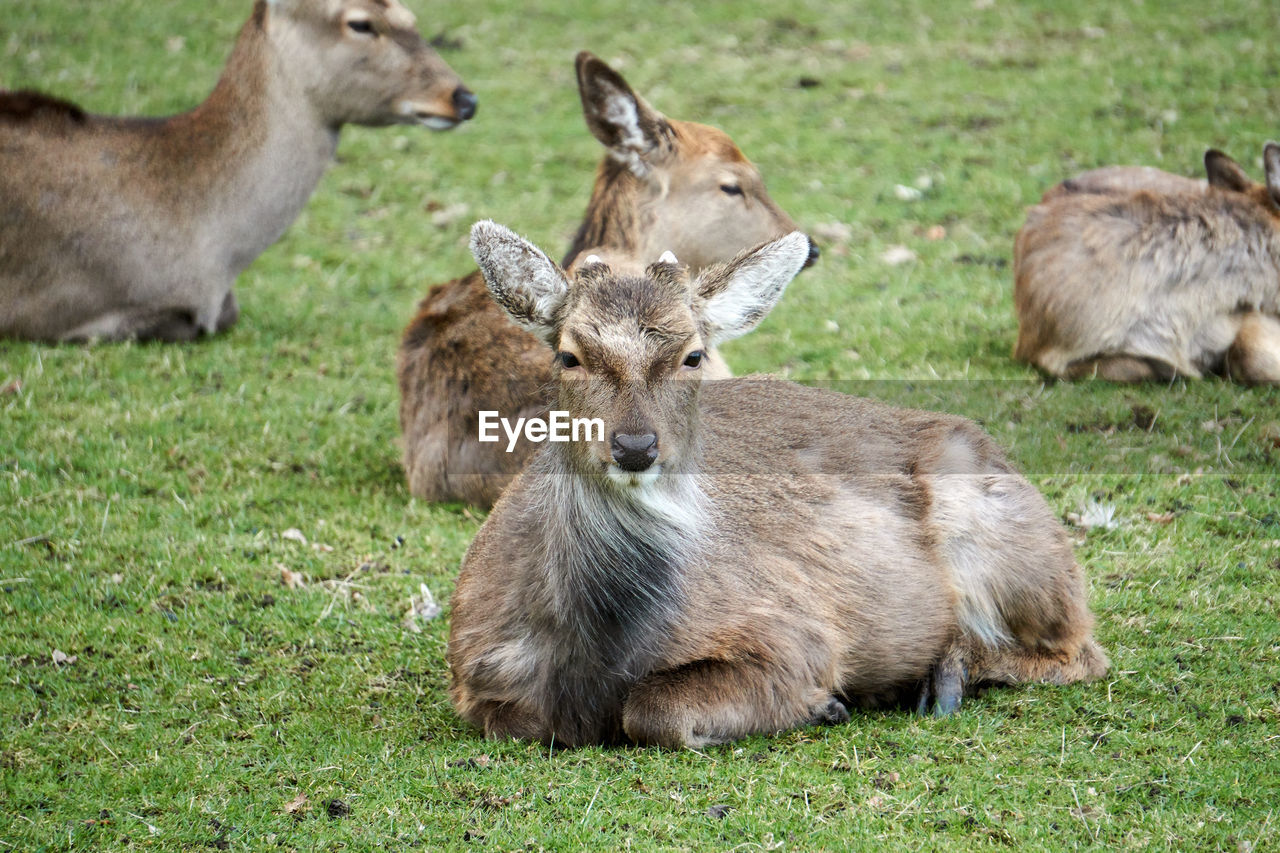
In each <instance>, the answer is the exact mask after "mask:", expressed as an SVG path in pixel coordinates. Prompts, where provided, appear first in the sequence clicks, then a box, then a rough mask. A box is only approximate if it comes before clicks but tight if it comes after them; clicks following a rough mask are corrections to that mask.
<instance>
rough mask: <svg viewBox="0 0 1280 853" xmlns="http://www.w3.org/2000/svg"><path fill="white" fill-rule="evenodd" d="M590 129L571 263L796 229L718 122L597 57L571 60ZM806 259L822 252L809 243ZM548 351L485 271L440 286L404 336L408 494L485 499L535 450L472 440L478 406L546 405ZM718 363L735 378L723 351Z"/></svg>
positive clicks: (683, 254) (721, 252) (732, 245)
mask: <svg viewBox="0 0 1280 853" xmlns="http://www.w3.org/2000/svg"><path fill="white" fill-rule="evenodd" d="M576 67H577V77H578V90H579V94H580V95H581V98H582V110H583V114H584V115H585V117H586V121H587V128H588V129H589V130H590V131H591V133H592V135H594V136H595V137H596V139H598V140H599V141H600V142H601V144H603V145H604V146H605V148H606V149H607V155H606V156H605V158H604V160H603V161H602V162H601V163H600V168H599V170H598V172H597V174H596V183H595V189H594V190H593V191H592V194H591V201H590V202H589V203H588V205H587V211H586V215H585V217H584V218H583V221H582V225H581V227H580V228H579V229H578V233H577V236H576V237H575V238H574V240H573V245H572V246H571V247H570V249H569V252H568V254H566V255H565V258H564V264H565V266H566V267H569V268H571V267H573V266H574V265H576V264H578V263H580V262H581V261H582V260H583V259H584V258H587V257H590V256H592V255H594V256H596V257H597V258H602V259H605V260H608V261H610V262H611V263H614V264H624V263H639V265H640V266H643V264H644V263H648V262H651V261H655V260H657V259H658V257H659V256H660V255H661V254H662V253H663V252H666V251H671V252H675V253H676V255H678V256H679V257H680V259H681V260H682V261H684V262H685V263H686V264H688V265H689V266H691V267H693V268H694V269H701V268H703V267H705V266H708V265H710V264H712V263H715V262H718V261H724V260H728V259H730V258H732V257H733V256H734V255H736V254H737V253H738V252H740V251H742V250H743V249H745V248H748V247H750V246H754V245H756V244H757V243H760V242H761V241H764V240H768V239H770V238H773V237H779V236H781V235H783V234H787V233H790V232H791V231H794V230H795V227H796V226H795V223H794V222H793V221H792V220H791V217H789V216H787V214H786V213H785V212H783V211H782V210H781V209H779V207H778V206H777V205H776V204H775V203H774V201H773V200H772V199H771V198H770V197H769V194H768V193H767V192H766V191H765V187H764V181H763V180H762V179H761V177H760V172H759V171H758V170H757V169H756V167H755V166H753V165H752V164H751V163H750V162H749V161H748V160H747V159H746V157H744V156H743V154H742V152H741V151H739V150H738V147H737V146H736V145H734V144H733V141H732V140H731V139H730V138H729V137H728V136H727V135H725V134H724V133H723V132H722V131H720V130H717V129H716V128H714V127H708V126H706V125H702V124H694V123H693V122H686V121H677V120H675V119H670V118H667V117H665V116H663V115H662V114H661V113H659V112H657V111H656V110H654V109H653V108H652V107H650V106H649V105H648V104H647V103H645V101H644V99H643V98H641V97H640V96H639V95H637V94H635V92H633V91H632V90H631V87H630V86H629V85H627V82H626V81H625V80H624V79H622V77H621V75H619V74H618V73H617V72H616V71H614V70H613V69H612V68H610V67H609V66H608V65H606V64H605V63H603V62H601V61H600V60H599V59H597V58H596V57H595V56H592V55H591V54H590V53H586V52H583V53H580V54H578V57H577V62H576ZM807 252H808V254H807V255H806V265H808V264H811V263H813V262H814V261H815V260H816V259H817V257H818V249H817V247H816V246H814V245H813V244H812V243H810V244H809V248H808V250H807ZM551 355H552V353H551V351H550V350H548V349H547V347H546V344H544V343H542V342H541V341H539V340H538V339H537V338H536V337H534V336H533V335H531V334H529V333H528V332H526V331H524V330H522V329H520V328H517V327H516V326H515V325H513V324H512V323H510V322H509V321H508V320H507V318H506V317H505V316H503V314H502V312H501V311H500V310H499V309H498V308H497V306H495V305H494V304H493V300H491V299H490V298H489V296H488V294H487V293H486V292H485V288H484V279H483V278H482V277H481V275H480V273H479V272H478V271H477V272H473V273H472V274H470V275H468V276H466V277H464V278H460V279H455V280H453V281H451V282H448V283H446V284H442V285H438V286H436V287H435V288H433V289H432V290H431V292H430V293H428V294H427V296H426V298H425V299H423V300H422V302H421V304H420V305H419V306H418V314H417V316H416V317H414V319H413V321H412V322H411V323H410V324H409V326H408V328H406V329H405V332H404V339H403V341H402V342H401V345H400V352H399V358H398V369H397V373H398V375H399V381H400V429H401V432H402V434H403V437H404V467H405V472H406V474H407V475H408V480H409V490H410V491H411V492H412V493H413V494H414V495H416V496H418V497H422V498H427V499H429V500H461V501H466V502H469V503H475V504H480V505H482V506H488V505H490V504H492V503H493V502H494V501H495V500H497V497H498V495H499V494H501V493H502V489H503V488H504V487H505V486H506V484H507V483H508V482H509V481H510V480H511V478H512V477H513V476H515V474H516V472H517V471H519V470H520V468H521V467H522V466H523V465H524V462H525V460H526V459H528V457H529V456H530V455H531V453H532V451H533V449H534V448H533V445H531V444H529V443H527V442H522V443H520V444H518V445H517V446H516V447H515V450H514V452H511V453H507V452H505V446H504V445H500V444H483V443H481V442H479V441H478V440H477V431H478V413H479V412H480V411H485V410H488V411H496V412H500V413H501V414H502V415H503V416H504V417H508V418H511V419H514V418H516V417H529V416H535V415H537V414H539V413H540V412H543V411H545V409H546V406H547V402H548V397H547V396H546V391H545V388H546V385H547V382H548V380H549V378H550V374H549V372H548V370H549V367H550V364H551ZM708 359H709V362H710V366H711V369H713V370H716V371H718V372H719V374H720V375H728V371H727V370H726V369H725V368H724V365H723V363H722V362H720V361H719V360H718V358H717V357H716V356H715V354H714V353H708Z"/></svg>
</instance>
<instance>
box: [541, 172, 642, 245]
mask: <svg viewBox="0 0 1280 853" xmlns="http://www.w3.org/2000/svg"><path fill="white" fill-rule="evenodd" d="M642 190H643V186H642V184H641V182H640V179H639V178H637V177H636V176H635V175H633V174H632V173H631V171H630V170H629V169H628V168H627V167H626V166H624V165H622V164H621V163H619V162H617V161H616V160H614V159H613V158H612V157H606V158H605V159H604V160H603V161H602V162H601V163H600V167H599V169H597V170H596V183H595V187H594V188H593V189H592V191H591V201H589V202H588V203H587V212H586V215H585V216H584V217H583V220H582V224H581V225H580V226H579V227H578V233H577V235H575V236H574V238H573V244H572V245H571V246H570V247H569V251H568V253H567V254H565V256H564V261H563V262H562V264H561V266H564V267H566V268H567V267H568V266H569V265H570V264H572V263H573V260H574V258H576V257H578V255H580V254H581V253H582V252H584V251H586V250H587V249H613V250H617V251H619V252H624V253H626V254H634V253H635V252H636V251H637V250H638V249H639V248H640V232H641V229H642V228H643V222H642V221H641V212H640V194H641V192H642Z"/></svg>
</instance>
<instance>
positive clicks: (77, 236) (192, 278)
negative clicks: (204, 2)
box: [0, 0, 476, 341]
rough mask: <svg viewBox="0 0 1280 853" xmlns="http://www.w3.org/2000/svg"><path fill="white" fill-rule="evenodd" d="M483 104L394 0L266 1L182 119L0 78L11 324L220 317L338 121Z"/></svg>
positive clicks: (57, 334)
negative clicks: (91, 109) (100, 106)
mask: <svg viewBox="0 0 1280 853" xmlns="http://www.w3.org/2000/svg"><path fill="white" fill-rule="evenodd" d="M475 109H476V98H475V95H473V94H472V93H471V92H470V91H469V90H468V89H467V88H466V87H465V86H463V85H462V83H461V81H460V80H459V79H458V76H457V75H456V74H454V72H453V71H452V70H451V69H450V68H449V66H448V65H446V64H445V62H444V61H443V60H442V59H440V57H439V56H438V55H437V54H436V53H435V51H434V50H432V49H431V48H430V47H429V46H428V45H427V44H426V43H425V42H423V40H422V38H421V37H420V35H419V34H418V31H417V30H416V29H415V22H414V16H413V13H411V12H410V11H409V10H408V9H407V8H406V7H405V6H403V5H402V4H401V3H400V0H258V2H257V3H256V4H255V6H254V10H253V15H252V17H251V18H250V19H249V21H248V22H247V23H246V24H245V25H244V27H243V28H242V29H241V31H240V35H239V38H238V39H237V40H236V44H235V47H234V48H233V49H232V52H231V58H230V60H229V61H228V62H227V66H226V69H225V70H224V71H223V74H222V77H221V79H220V80H219V81H218V84H217V86H216V88H214V90H213V93H212V94H211V95H210V96H209V98H208V99H207V100H206V101H205V102H204V103H202V104H200V105H199V106H198V107H196V108H195V109H194V110H192V111H190V112H188V113H183V114H181V115H176V116H173V117H170V118H165V119H142V118H110V117H105V116H93V115H87V114H85V113H84V112H83V111H82V110H80V109H79V108H78V107H76V106H74V105H72V104H69V103H66V102H64V101H59V100H56V99H53V98H50V97H47V96H45V95H40V94H37V93H32V92H16V93H4V92H0V199H3V202H2V203H0V337H15V338H26V339H32V340H45V341H69V340H88V339H122V338H140V339H160V340H188V339H191V338H195V337H198V336H200V335H202V334H209V333H213V332H218V331H222V330H223V329H226V328H227V327H228V326H230V325H231V324H232V323H234V322H235V321H236V318H237V316H238V314H239V311H238V308H237V305H236V299H235V294H234V293H233V292H232V286H233V285H234V283H235V280H236V277H237V276H238V275H239V274H240V272H241V271H242V270H243V269H244V268H245V267H247V266H248V265H249V263H250V262H251V261H253V259H254V258H256V257H257V256H258V255H259V254H261V253H262V252H263V251H264V250H265V249H266V248H267V247H268V246H270V245H271V244H272V243H274V242H275V241H276V240H277V239H279V237H280V235H281V234H283V233H284V231H285V229H286V228H288V226H289V225H290V223H292V222H293V220H294V219H295V218H296V217H297V215H298V213H299V212H300V211H301V210H302V207H303V205H305V204H306V201H307V199H308V198H309V197H310V195H311V192H312V190H314V189H315V186H316V184H317V183H318V182H319V180H320V177H321V175H322V174H323V173H324V171H325V169H326V167H327V166H328V164H329V162H330V161H331V160H332V159H333V154H334V151H335V150H336V148H337V144H338V132H339V130H340V129H341V128H342V126H343V125H344V124H348V123H355V124H363V125H389V124H419V125H425V126H426V127H430V128H433V129H436V130H442V129H446V128H450V127H454V126H455V125H457V124H459V123H460V122H462V121H465V120H466V119H469V118H471V116H472V115H473V114H474V113H475Z"/></svg>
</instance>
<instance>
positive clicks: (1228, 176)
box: [1204, 148, 1254, 193]
mask: <svg viewBox="0 0 1280 853" xmlns="http://www.w3.org/2000/svg"><path fill="white" fill-rule="evenodd" d="M1204 173H1205V177H1207V178H1208V179H1209V186H1211V187H1217V188H1218V189H1223V190H1234V191H1235V192H1239V193H1244V192H1248V191H1249V190H1250V189H1252V188H1253V186H1254V183H1253V181H1252V180H1250V179H1249V176H1248V175H1246V174H1245V172H1244V169H1242V168H1240V164H1239V163H1237V162H1236V161H1235V160H1232V159H1231V158H1230V157H1228V156H1227V155H1226V154H1223V153H1222V152H1221V151H1219V150H1218V149H1216V148H1210V149H1209V150H1208V151H1206V152H1204Z"/></svg>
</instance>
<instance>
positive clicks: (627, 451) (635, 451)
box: [611, 432, 658, 471]
mask: <svg viewBox="0 0 1280 853" xmlns="http://www.w3.org/2000/svg"><path fill="white" fill-rule="evenodd" d="M611 446H612V452H613V461H614V462H616V463H617V465H618V467H619V468H621V469H622V470H623V471H645V470H647V469H648V468H649V466H650V465H652V464H653V462H654V460H655V459H657V458H658V437H657V436H656V435H654V434H653V433H651V432H647V433H644V434H643V435H630V434H628V433H625V432H617V433H614V434H613V441H612V442H611Z"/></svg>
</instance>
